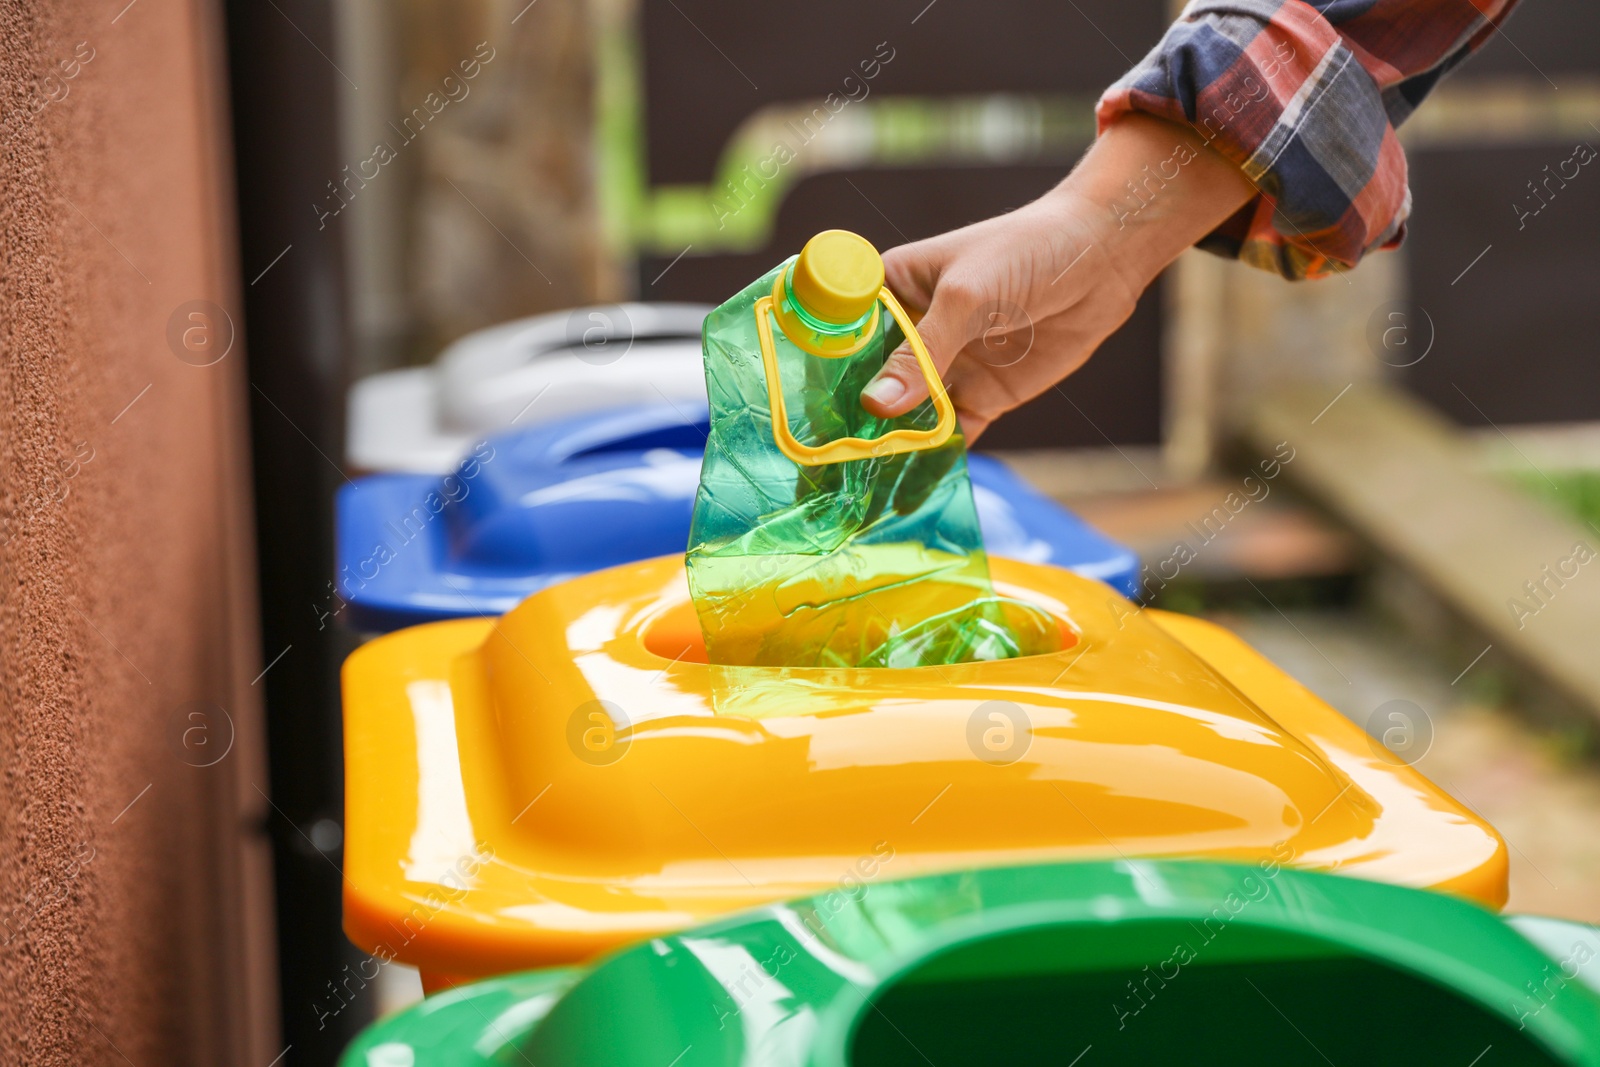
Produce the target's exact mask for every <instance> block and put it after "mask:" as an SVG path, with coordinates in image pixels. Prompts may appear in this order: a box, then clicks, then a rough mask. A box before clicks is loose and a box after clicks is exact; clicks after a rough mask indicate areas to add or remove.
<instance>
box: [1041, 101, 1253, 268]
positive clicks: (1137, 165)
mask: <svg viewBox="0 0 1600 1067" xmlns="http://www.w3.org/2000/svg"><path fill="white" fill-rule="evenodd" d="M1254 196H1255V189H1254V188H1253V187H1252V186H1251V184H1250V182H1249V181H1248V180H1246V178H1245V177H1244V175H1243V173H1241V171H1240V170H1239V167H1238V166H1237V165H1236V164H1234V163H1232V162H1230V161H1229V160H1227V159H1225V158H1223V157H1222V155H1221V154H1220V153H1219V152H1217V151H1216V150H1215V149H1214V148H1211V147H1209V146H1207V145H1206V143H1205V142H1204V140H1202V139H1201V138H1200V137H1199V136H1198V135H1197V134H1196V133H1195V131H1194V129H1193V128H1192V127H1190V126H1187V125H1184V124H1180V123H1174V122H1168V121H1165V120H1163V119H1157V118H1154V117H1152V116H1149V115H1141V114H1129V115H1124V116H1122V117H1121V118H1119V119H1118V120H1117V121H1116V122H1114V123H1112V124H1111V126H1110V127H1109V128H1107V129H1106V131H1105V132H1104V133H1103V134H1101V136H1100V138H1099V139H1098V140H1097V141H1096V142H1095V143H1094V146H1093V147H1091V148H1090V149H1089V152H1088V153H1087V154H1086V155H1085V156H1084V158H1083V160H1082V162H1080V163H1079V164H1078V166H1077V167H1075V168H1074V169H1073V171H1072V173H1071V174H1069V175H1068V176H1067V177H1066V179H1065V180H1063V181H1062V182H1061V184H1060V185H1058V186H1057V187H1056V188H1055V189H1054V190H1052V191H1051V192H1050V193H1049V194H1047V196H1046V199H1047V200H1049V201H1052V202H1053V206H1054V208H1055V210H1059V211H1063V212H1070V213H1071V214H1073V215H1075V216H1077V217H1080V218H1083V217H1088V218H1092V219H1095V220H1096V222H1097V225H1096V226H1095V227H1094V230H1095V232H1096V233H1097V234H1098V235H1099V236H1098V237H1097V238H1096V240H1098V241H1099V242H1101V243H1103V245H1104V249H1103V250H1104V251H1105V253H1106V255H1107V259H1108V262H1109V265H1110V266H1111V268H1112V269H1113V270H1115V271H1116V272H1117V274H1118V275H1119V276H1120V278H1121V279H1122V281H1123V283H1124V284H1125V285H1126V286H1127V287H1128V288H1129V289H1130V290H1131V291H1132V292H1133V293H1135V294H1137V293H1140V292H1143V290H1144V289H1145V287H1146V286H1148V285H1149V284H1150V283H1151V282H1152V281H1154V280H1155V278H1156V276H1157V275H1158V274H1160V273H1161V271H1162V270H1164V269H1165V268H1166V267H1167V265H1168V264H1170V263H1171V262H1172V261H1173V260H1174V259H1176V258H1177V257H1178V256H1179V255H1180V254H1181V253H1182V252H1183V250H1184V249H1186V248H1189V247H1190V246H1191V245H1193V244H1194V243H1195V242H1196V241H1198V240H1199V239H1200V238H1202V237H1204V236H1205V235H1206V234H1208V233H1210V232H1211V231H1212V230H1214V229H1216V228H1217V227H1218V226H1219V225H1221V224H1222V223H1223V222H1224V221H1225V220H1227V219H1228V218H1229V217H1230V216H1232V215H1233V214H1235V213H1236V212H1237V211H1238V210H1239V209H1240V208H1242V207H1244V205H1245V204H1247V203H1248V202H1249V201H1250V200H1251V199H1252V198H1253V197H1254Z"/></svg>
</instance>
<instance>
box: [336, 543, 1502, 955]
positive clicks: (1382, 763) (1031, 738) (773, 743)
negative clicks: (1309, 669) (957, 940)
mask: <svg viewBox="0 0 1600 1067" xmlns="http://www.w3.org/2000/svg"><path fill="white" fill-rule="evenodd" d="M992 565H993V569H994V570H993V573H994V579H995V588H996V591H997V592H998V593H1000V594H1001V595H1004V596H1012V597H1016V598H1019V599H1022V600H1027V601H1031V602H1032V603H1034V604H1036V605H1039V606H1040V607H1042V608H1045V609H1046V610H1048V611H1049V612H1050V613H1051V614H1053V615H1054V616H1055V617H1056V618H1057V619H1058V620H1059V623H1060V625H1061V628H1062V633H1063V642H1062V644H1063V647H1062V649H1061V650H1060V651H1059V652H1055V653H1052V654H1048V655H1038V656H1029V657H1024V658H1020V659H1012V660H1002V661H996V662H983V663H969V664H960V665H954V666H942V667H920V668H912V669H903V670H901V669H827V668H807V669H795V668H767V667H723V666H711V665H708V664H706V663H705V662H704V649H703V645H702V644H701V638H700V631H699V626H698V623H697V621H696V619H695V615H694V610H693V607H692V605H691V603H690V600H689V593H688V588H687V585H686V582H685V578H684V571H683V561H682V559H681V558H680V557H671V558H666V559H658V560H650V561H646V562H643V563H637V564H629V565H627V566H623V567H618V568H614V569H611V570H607V571H601V572H598V573H595V574H591V575H588V576H585V577H582V578H578V579H575V580H573V581H569V582H566V583H563V584H561V585H558V586H555V587H552V588H550V589H547V590H545V591H544V592H541V593H538V594H536V595H535V596H532V597H530V598H529V599H528V600H527V601H525V602H524V603H523V604H522V605H521V606H519V607H518V608H517V609H516V610H515V611H512V612H511V613H509V614H508V615H506V616H505V617H503V618H502V619H500V620H490V619H482V620H464V621H457V622H445V623H435V624H432V625H427V626H419V627H415V628H413V629H409V630H403V631H400V632H398V633H395V634H391V635H389V636H387V637H383V638H379V639H378V640H376V641H373V642H371V643H370V644H368V645H366V646H365V647H363V648H361V649H360V650H358V651H357V652H356V653H355V654H354V655H352V656H351V657H350V659H349V660H348V661H347V663H346V665H345V669H344V694H345V753H346V763H347V774H346V782H347V787H346V789H347V798H346V809H345V810H346V844H345V886H344V896H345V929H346V931H347V933H348V934H349V935H350V937H351V938H352V939H353V940H354V941H355V942H356V943H357V944H358V945H360V946H361V947H362V948H364V949H366V950H368V951H371V952H373V953H375V954H377V955H379V956H381V957H385V958H392V959H399V960H402V961H404V962H407V963H411V964H414V965H416V966H418V967H420V968H422V969H423V970H424V971H425V972H428V973H429V976H430V980H432V981H434V983H435V984H436V985H437V984H440V981H441V979H442V978H443V976H484V975H489V974H495V973H501V972H504V971H509V970H513V969H520V968H527V967H534V966H542V965H548V964H556V963H565V962H570V961H577V960H583V959H587V958H590V957H592V956H594V955H596V954H597V953H600V952H603V951H605V950H607V949H610V948H613V947H615V946H618V945H621V944H624V943H627V942H631V941H635V940H638V939H640V938H647V937H650V936H653V935H656V934H659V933H663V932H666V931H670V930H675V929H679V928H682V927H684V926H688V925H690V924H693V923H697V922H700V921H702V920H704V919H707V918H709V917H712V916H714V915H717V914H720V913H725V912H729V911H732V910H735V909H738V908H744V907H749V906H752V905H757V904H761V903H765V902H769V901H772V900H776V899H781V898H787V897H794V896H800V895H805V894H811V893H817V892H820V891H824V890H826V889H828V888H830V887H835V886H842V887H844V888H846V889H848V888H850V887H852V886H854V885H856V884H858V883H859V882H861V881H864V880H872V879H882V878H898V877H904V876H907V875H911V874H915V873H921V872H926V871H931V870H949V869H959V868H964V867H973V866H979V865H994V864H1007V863H1021V862H1035V861H1041V860H1046V859H1063V858H1087V857H1102V858H1104V857H1109V858H1128V857H1136V856H1202V857H1215V858H1219V859H1235V860H1240V859H1243V860H1250V859H1256V858H1261V857H1265V856H1268V855H1273V856H1275V857H1276V858H1277V859H1278V861H1279V862H1283V863H1286V864H1287V865H1290V866H1296V867H1304V868H1312V869H1320V870H1335V871H1341V872H1345V873H1348V874H1352V875H1359V876H1362V877H1368V878H1373V879H1378V880H1382V881H1388V882H1395V883H1400V884H1405V885H1412V886H1421V887H1431V888H1435V889H1440V890H1445V891H1448V892H1452V893H1457V894H1460V895H1463V896H1467V897H1471V898H1475V899H1477V900H1479V901H1481V902H1483V903H1485V904H1488V905H1490V906H1495V907H1498V906H1500V905H1501V904H1503V903H1504V900H1505V894H1506V878H1507V867H1506V852H1505V845H1504V843H1503V842H1502V841H1501V839H1500V837H1499V836H1498V835H1497V834H1496V833H1495V831H1494V830H1493V829H1492V828H1491V827H1490V826H1488V825H1487V824H1486V823H1484V822H1483V821H1482V820H1480V819H1478V818H1477V817H1476V816H1474V815H1473V814H1472V813H1471V812H1469V811H1468V810H1466V809H1465V808H1463V807H1462V806H1461V805H1459V804H1457V803H1456V802H1455V801H1454V800H1452V799H1451V798H1450V797H1448V796H1446V795H1445V794H1444V793H1443V792H1441V791H1440V790H1439V789H1438V788H1436V787H1435V786H1434V785H1432V784H1431V783H1430V782H1428V781H1427V780H1426V779H1425V778H1423V777H1422V775H1420V774H1419V773H1417V772H1416V771H1415V770H1413V769H1412V768H1410V767H1407V766H1404V765H1401V764H1398V763H1396V762H1393V761H1392V759H1384V758H1380V757H1379V756H1378V755H1376V754H1375V753H1374V751H1373V749H1372V747H1371V746H1370V745H1369V742H1368V738H1367V735H1366V734H1365V733H1364V732H1363V731H1361V730H1360V729H1359V728H1357V727H1356V726H1354V725H1353V724H1352V723H1350V722H1349V721H1348V720H1347V719H1345V718H1344V717H1343V716H1341V715H1339V714H1338V713H1337V712H1335V711H1334V710H1333V709H1331V708H1329V707H1328V706H1327V705H1325V704H1323V703H1322V702H1321V701H1319V700H1317V699H1316V697H1314V696H1313V695H1312V694H1311V693H1310V692H1308V691H1307V690H1305V689H1304V688H1302V687H1301V686H1300V685H1298V684H1297V683H1295V682H1294V681H1292V680H1291V679H1289V678H1288V677H1286V676H1285V675H1283V674H1282V673H1281V672H1280V671H1278V670H1277V669H1276V668H1274V667H1273V666H1272V665H1271V664H1269V663H1267V662H1266V661H1265V660H1263V659H1262V658H1261V657H1260V656H1259V655H1257V654H1256V653H1254V652H1253V651H1251V650H1250V649H1249V648H1248V647H1247V646H1246V645H1244V644H1243V643H1242V642H1241V641H1239V640H1238V639H1237V638H1235V637H1233V636H1232V635H1230V634H1228V633H1227V632H1225V631H1222V630H1220V629H1218V628H1216V627H1215V626H1212V625H1210V624H1208V623H1205V622H1201V621H1198V620H1194V619H1189V618H1184V617H1180V616H1171V615H1165V614H1162V613H1159V612H1154V611H1144V612H1139V611H1137V610H1136V609H1134V608H1133V606H1132V605H1130V604H1129V603H1128V602H1127V601H1125V600H1123V598H1122V597H1120V596H1118V595H1117V594H1116V593H1114V592H1112V591H1111V590H1110V589H1108V588H1107V587H1106V586H1104V585H1101V584H1100V583H1098V582H1093V581H1090V580H1087V579H1084V578H1079V577H1077V576H1075V575H1072V574H1070V573H1068V572H1065V571H1061V570H1057V569H1055V568H1050V567H1039V566H1033V565H1029V564H1024V563H1018V562H1014V561H1009V560H1001V559H996V560H993V561H992ZM597 701H604V702H605V703H604V704H601V703H597ZM1012 709H1019V710H1020V712H1021V715H1022V716H1025V718H1019V717H1018V716H1017V715H1016V714H1015V712H1013V711H1012ZM997 713H998V714H999V716H1000V717H999V718H996V717H995V715H996V714H997ZM1008 730H1009V731H1010V732H1009V733H1008V732H1007V731H1008ZM997 731H998V732H997ZM1018 737H1021V738H1022V739H1023V741H1024V742H1025V744H1023V745H1022V746H1021V747H1020V749H1019V748H1017V747H1014V744H1015V741H1016V739H1017V738H1018ZM991 742H995V743H994V744H991ZM996 748H998V749H999V751H1000V752H1001V753H1002V755H1005V756H1007V757H1010V756H1015V755H1019V754H1020V758H1017V759H1015V761H1014V762H1005V761H1004V760H1002V759H996V758H994V750H995V749H996ZM984 755H987V756H989V757H990V758H989V759H988V761H986V760H985V759H984V758H980V756H984Z"/></svg>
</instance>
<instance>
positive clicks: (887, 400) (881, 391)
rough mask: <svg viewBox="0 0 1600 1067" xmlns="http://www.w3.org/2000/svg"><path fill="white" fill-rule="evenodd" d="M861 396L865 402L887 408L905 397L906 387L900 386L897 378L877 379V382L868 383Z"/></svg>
mask: <svg viewBox="0 0 1600 1067" xmlns="http://www.w3.org/2000/svg"><path fill="white" fill-rule="evenodd" d="M861 395H862V396H863V397H864V398H866V399H867V400H871V401H874V402H875V403H878V404H881V405H883V406H884V407H888V406H889V405H890V404H893V403H894V402H895V401H896V400H899V399H900V398H901V397H903V396H905V395H906V387H905V386H904V385H903V384H901V382H900V379H898V378H879V379H878V380H876V381H874V382H871V383H869V384H868V385H867V387H866V388H865V389H863V390H862V391H861Z"/></svg>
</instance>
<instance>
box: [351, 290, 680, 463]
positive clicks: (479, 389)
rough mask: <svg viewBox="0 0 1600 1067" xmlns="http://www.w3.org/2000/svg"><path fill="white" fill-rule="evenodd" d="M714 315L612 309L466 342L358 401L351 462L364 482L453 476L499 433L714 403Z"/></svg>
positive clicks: (370, 380)
mask: <svg viewBox="0 0 1600 1067" xmlns="http://www.w3.org/2000/svg"><path fill="white" fill-rule="evenodd" d="M710 310H711V308H710V307H709V306H708V305H705V304H605V305H595V306H592V307H582V308H574V309H573V310H571V311H557V312H552V313H550V314H548V315H537V316H534V317H533V318H527V319H518V320H516V321H514V322H507V323H503V324H501V325H499V326H491V327H489V328H487V329H483V330H478V331H476V332H474V333H470V334H467V335H466V336H465V337H462V338H461V339H460V340H458V341H456V342H455V343H453V344H451V345H450V346H449V347H448V348H446V349H445V350H444V352H443V353H441V354H440V356H439V358H438V359H437V360H436V361H435V362H434V364H433V366H431V367H413V368H409V369H406V370H398V371H388V372H386V373H383V374H374V375H372V376H370V377H367V378H363V379H361V380H360V381H358V382H356V383H355V384H354V385H353V386H352V387H351V389H350V395H349V399H348V407H347V428H346V436H345V451H346V460H347V462H348V463H349V464H350V465H351V466H352V467H355V468H357V469H358V470H364V471H410V472H414V473H419V474H421V473H441V474H442V473H445V472H448V471H449V470H450V468H451V467H452V466H453V465H454V464H455V462H456V461H457V460H458V459H459V458H460V457H461V456H462V455H463V454H464V453H465V452H466V451H467V450H468V449H470V448H471V446H472V444H473V443H474V442H475V441H477V440H479V439H481V438H483V437H484V436H486V435H488V434H492V433H497V432H500V431H502V430H505V429H508V428H510V427H511V426H512V425H516V426H534V425H538V424H539V423H543V422H549V421H552V420H554V419H560V418H566V417H568V416H571V415H581V414H584V413H585V412H590V411H597V410H601V409H604V408H611V407H619V406H623V405H632V404H652V403H654V404H659V403H661V402H662V401H663V400H666V401H668V402H679V401H693V402H699V403H704V402H705V398H706V383H705V371H704V367H703V364H702V362H701V358H700V325H701V322H702V320H704V318H705V316H706V314H707V313H708V312H709V311H710Z"/></svg>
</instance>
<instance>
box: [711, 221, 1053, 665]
mask: <svg viewBox="0 0 1600 1067" xmlns="http://www.w3.org/2000/svg"><path fill="white" fill-rule="evenodd" d="M908 335H909V336H910V337H911V338H912V340H913V347H914V348H915V349H916V350H917V352H918V356H919V360H920V362H921V364H922V367H923V373H924V376H925V378H926V379H927V381H928V383H929V385H930V389H931V392H932V396H931V398H930V399H929V400H928V401H925V402H924V403H923V404H921V405H919V406H918V407H917V408H915V409H914V410H912V411H911V412H909V413H907V414H905V415H902V416H900V417H898V418H894V419H881V418H878V417H876V416H874V415H871V414H870V413H868V412H867V411H866V410H865V409H864V408H863V407H862V406H861V402H860V394H861V390H862V388H863V387H864V386H865V385H866V384H867V383H868V382H869V381H871V379H872V377H873V375H874V374H876V373H877V371H878V370H879V368H881V367H882V366H883V362H884V359H885V358H886V357H887V355H888V354H889V353H891V352H893V351H894V350H895V348H896V347H897V346H898V345H899V344H900V343H901V341H902V340H903V339H905V338H906V337H907V336H908ZM704 348H705V363H706V387H707V392H708V394H709V397H710V403H711V433H710V436H709V438H708V440H707V442H706V452H705V462H704V465H703V467H702V468H701V472H700V489H699V493H698V495H697V496H696V498H695V507H694V522H693V526H692V528H691V530H690V535H689V552H688V571H689V589H690V592H691V594H692V595H693V597H694V602H695V608H696V611H697V612H698V614H699V618H700V625H701V628H702V630H703V631H704V634H705V640H706V653H707V656H708V658H709V660H710V661H711V662H712V663H721V664H730V665H761V666H796V667H812V666H843V667H860V666H868V667H911V666H927V665H931V664H949V663H963V662H968V661H972V660H994V659H1006V658H1009V657H1012V656H1016V655H1018V654H1020V653H1022V652H1024V651H1031V650H1033V648H1034V647H1035V646H1039V645H1042V644H1047V643H1049V642H1050V640H1051V638H1052V636H1053V635H1051V634H1046V633H1045V632H1044V630H1045V628H1047V627H1049V626H1050V625H1051V624H1050V623H1048V621H1047V620H1046V619H1045V617H1044V616H1043V615H1042V613H1041V612H1038V611H1037V609H1032V608H1031V607H1030V606H1029V605H1024V604H1020V603H1017V602H1015V601H1007V600H1005V599H1003V598H1000V597H996V596H995V593H994V588H993V586H992V585H991V584H990V580H989V563H988V558H987V556H986V555H985V553H984V549H983V538H982V534H981V533H980V532H979V528H978V517H977V509H976V507H975V505H974V504H973V499H972V484H971V482H970V481H969V479H968V476H967V454H966V446H965V442H964V441H963V439H962V437H961V434H960V431H959V429H958V427H957V425H956V421H955V412H954V409H953V408H952V406H951V404H950V400H949V397H948V396H947V395H946V394H945V391H944V388H943V386H942V385H941V384H940V382H939V378H938V374H937V373H936V372H935V370H934V368H933V365H932V361H931V360H930V359H928V357H927V353H926V351H925V350H923V349H922V346H921V340H920V339H919V338H916V328H915V327H914V326H913V325H912V324H911V322H910V320H909V319H908V318H907V316H906V314H905V312H904V311H903V310H902V309H901V308H900V306H899V304H898V303H896V301H895V299H894V296H893V295H892V294H891V293H890V292H889V290H888V289H886V288H884V286H883V261H882V260H881V259H880V258H879V256H878V253H877V250H876V249H874V248H873V247H872V245H871V244H869V243H868V242H867V241H866V240H865V239H864V238H861V237H858V236H856V235H855V234H852V233H847V232H846V231H843V230H828V231H824V232H823V233H820V234H818V235H816V236H815V237H813V238H812V239H811V240H810V241H809V242H807V244H806V246H805V248H804V249H803V250H802V251H801V252H800V254H799V255H798V256H796V257H792V258H790V259H789V260H786V261H785V262H784V263H782V264H780V265H779V266H778V267H776V268H774V269H773V270H771V271H769V272H768V273H766V274H764V275H762V276H761V277H760V278H758V279H756V280H755V281H754V282H752V283H751V284H750V285H749V286H748V287H746V288H745V289H744V290H743V291H742V292H740V293H739V294H738V295H736V296H735V297H733V299H731V300H729V301H728V302H727V303H725V304H723V305H722V306H721V307H719V308H717V309H716V310H715V311H713V312H712V313H711V314H710V315H709V316H707V318H706V321H705V327H704ZM774 383H776V387H774Z"/></svg>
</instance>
